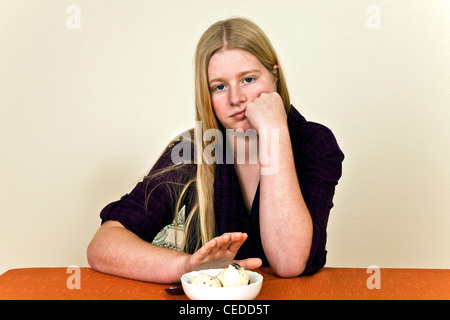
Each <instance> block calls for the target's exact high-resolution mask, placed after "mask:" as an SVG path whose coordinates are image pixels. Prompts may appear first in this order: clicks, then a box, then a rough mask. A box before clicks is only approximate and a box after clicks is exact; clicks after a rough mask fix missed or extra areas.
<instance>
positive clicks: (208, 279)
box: [191, 273, 222, 288]
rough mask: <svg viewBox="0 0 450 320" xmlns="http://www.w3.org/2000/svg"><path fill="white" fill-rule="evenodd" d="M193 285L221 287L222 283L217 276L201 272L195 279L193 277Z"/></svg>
mask: <svg viewBox="0 0 450 320" xmlns="http://www.w3.org/2000/svg"><path fill="white" fill-rule="evenodd" d="M191 283H192V284H193V285H196V286H202V287H216V288H219V287H221V286H222V285H221V283H220V281H219V279H217V278H216V277H212V276H210V275H209V274H206V273H199V274H197V275H196V276H195V277H194V279H192V282H191Z"/></svg>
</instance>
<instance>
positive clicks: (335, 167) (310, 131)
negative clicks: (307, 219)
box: [100, 106, 344, 275]
mask: <svg viewBox="0 0 450 320" xmlns="http://www.w3.org/2000/svg"><path fill="white" fill-rule="evenodd" d="M288 127H289V133H290V136H291V142H292V150H293V154H294V160H295V167H296V170H297V173H298V179H299V183H300V188H301V191H302V195H303V198H304V200H305V202H306V205H307V207H308V209H309V212H310V214H311V218H312V221H313V239H312V245H311V252H310V256H309V260H308V263H307V266H306V268H305V271H304V272H303V275H309V274H313V273H315V272H316V271H318V270H319V269H320V268H322V267H323V266H324V265H325V261H326V253H327V251H326V250H325V245H326V239H327V232H326V228H327V223H328V216H329V214H330V210H331V208H332V207H333V196H334V191H335V186H336V185H337V183H338V180H339V178H340V177H341V174H342V161H343V159H344V155H343V153H342V151H341V150H340V149H339V146H338V144H337V142H336V139H335V137H334V135H333V133H332V132H331V131H330V130H329V129H328V128H326V127H324V126H322V125H320V124H317V123H313V122H308V121H306V120H305V118H304V117H303V116H302V115H301V114H300V113H299V112H298V111H297V110H296V109H295V108H294V107H292V106H291V109H290V111H289V114H288ZM171 163H172V160H171V148H168V149H167V150H165V152H164V153H163V155H162V156H161V157H160V158H159V159H158V161H157V162H156V164H155V165H154V167H153V168H152V171H151V172H153V171H155V170H158V169H162V168H164V167H166V166H168V165H170V164H171ZM185 167H186V168H188V169H189V168H190V169H194V168H195V165H193V164H188V165H186V166H185ZM169 175H170V174H169ZM181 176H183V177H184V178H186V174H184V175H183V174H178V177H181ZM164 179H169V180H171V181H173V179H174V176H173V175H172V176H170V177H169V178H167V177H163V178H159V179H156V180H154V181H151V182H150V183H148V184H147V181H146V180H145V179H144V181H141V182H139V183H138V184H137V185H136V187H135V188H134V189H133V190H132V191H131V192H130V193H129V194H126V195H125V196H123V197H122V198H121V199H120V200H119V201H116V202H113V203H110V204H109V205H107V206H106V207H105V208H104V209H103V210H102V212H101V214H100V217H101V218H102V223H103V222H105V221H107V220H116V221H119V222H120V223H122V224H123V225H124V227H125V228H127V229H129V230H130V231H132V232H134V233H135V234H137V235H138V236H139V237H141V238H142V239H144V240H146V241H149V242H151V241H153V239H154V237H155V236H156V234H157V233H158V232H159V231H160V230H161V229H162V228H163V227H164V226H166V225H167V224H170V223H171V222H172V221H173V212H174V206H175V203H174V199H173V196H172V195H171V194H170V192H169V189H168V188H167V185H166V184H163V183H161V182H162V181H164ZM175 179H176V178H175ZM178 180H180V179H178ZM184 180H185V179H184ZM146 190H148V191H149V190H153V192H152V194H151V196H150V198H149V201H148V203H147V210H146V204H145V197H146ZM288 194H289V193H288V192H287V193H286V195H288ZM214 195H215V210H216V225H217V235H221V234H223V233H225V232H233V231H234V232H237V231H240V232H245V233H247V234H248V239H247V241H245V242H244V244H243V245H242V246H241V248H240V249H239V251H238V253H237V255H236V259H244V258H251V257H259V258H261V259H262V261H263V266H269V264H268V261H267V258H266V256H265V254H264V250H263V247H262V244H261V237H260V229H259V186H258V189H257V191H256V194H255V198H254V201H253V205H252V208H251V211H250V214H249V212H247V211H246V209H245V206H244V202H243V199H242V193H241V189H240V185H239V181H238V178H237V175H236V171H235V169H234V164H225V163H224V164H217V165H216V181H215V184H214ZM188 212H189V206H187V209H186V214H187V213H188ZM280 245H283V244H280Z"/></svg>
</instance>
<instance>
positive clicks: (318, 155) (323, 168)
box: [297, 124, 344, 275]
mask: <svg viewBox="0 0 450 320" xmlns="http://www.w3.org/2000/svg"><path fill="white" fill-rule="evenodd" d="M310 132H311V134H310V135H309V137H308V138H306V141H304V143H303V146H302V148H301V149H302V152H301V153H302V155H301V156H300V157H299V158H300V159H299V164H298V166H297V170H298V175H299V183H300V188H301V191H302V194H303V198H304V200H305V203H306V205H307V207H308V210H309V212H310V214H311V219H312V222H313V238H312V245H311V251H310V256H309V260H308V262H307V265H306V268H305V270H304V272H303V275H310V274H313V273H315V272H317V271H318V270H320V269H321V268H322V267H323V266H324V265H325V262H326V254H327V251H326V249H325V246H326V241H327V230H326V229H327V224H328V217H329V214H330V210H331V208H332V207H333V197H334V193H335V187H336V185H337V184H338V181H339V179H340V177H341V175H342V161H343V160H344V154H343V153H342V151H341V150H340V148H339V146H338V144H337V141H336V139H335V137H334V135H333V133H332V132H331V131H330V130H329V129H328V128H326V127H324V126H322V125H319V124H313V130H311V131H310Z"/></svg>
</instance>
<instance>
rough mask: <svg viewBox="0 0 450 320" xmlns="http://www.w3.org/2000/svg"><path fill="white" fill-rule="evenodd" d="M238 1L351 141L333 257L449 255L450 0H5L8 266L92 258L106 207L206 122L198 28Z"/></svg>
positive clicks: (0, 90) (313, 103)
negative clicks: (198, 97) (200, 99)
mask: <svg viewBox="0 0 450 320" xmlns="http://www.w3.org/2000/svg"><path fill="white" fill-rule="evenodd" d="M70 5H77V6H78V7H79V8H80V9H81V16H80V18H81V19H80V26H81V29H79V30H78V29H75V30H72V29H69V28H68V27H67V20H68V19H69V20H70V17H71V13H67V12H66V10H67V8H68V7H69V6H70ZM371 5H376V6H377V7H376V8H375V11H371V10H370V9H369V12H368V11H367V10H368V8H369V7H370V6H371ZM377 9H379V10H380V11H379V16H378V15H377V11H376V10H377ZM235 15H238V16H244V17H247V18H250V19H252V20H253V21H255V22H256V23H257V24H259V25H260V26H261V27H262V29H263V30H265V31H266V33H267V34H268V36H269V37H270V38H271V40H272V42H273V43H274V45H275V47H276V49H277V51H278V53H279V56H280V58H281V62H282V65H283V66H284V68H285V70H286V73H287V80H288V85H289V89H290V92H291V99H292V102H293V104H294V105H295V106H296V107H297V108H298V109H299V110H300V111H301V112H302V113H303V114H304V115H305V116H306V117H307V118H308V119H309V120H312V121H316V122H320V123H323V124H325V125H327V126H328V127H330V128H331V129H332V130H333V132H334V133H335V135H336V137H337V139H338V142H339V143H340V146H341V147H342V149H343V151H344V152H345V155H346V159H345V161H344V174H343V178H342V179H341V181H340V184H339V185H338V188H337V192H336V196H335V208H333V210H332V214H331V218H330V223H329V228H328V233H329V240H328V251H329V254H328V264H327V265H328V266H347V267H367V266H369V265H371V264H376V265H379V266H381V267H418V268H450V254H449V252H450V232H449V231H450V230H449V229H450V228H449V227H450V215H449V213H450V130H449V129H448V128H447V127H448V123H450V90H449V88H450V62H449V57H450V41H449V40H450V25H449V22H450V2H449V1H437V0H434V1H431V0H430V1H420V0H397V1H387V0H383V1H380V0H372V1H366V0H352V1H343V0H339V1H337V0H328V1H298V0H290V1H287V0H284V1H279V2H276V3H275V2H273V1H262V0H257V1H256V0H255V1H245V2H244V1H237V0H229V1H211V0H201V1H176V0H164V1H125V0H120V1H106V0H102V1H98V0H97V1H87V0H71V1H50V0H41V1H31V0H29V1H17V0H2V1H1V2H0V150H1V151H0V152H1V156H0V174H1V182H0V273H1V272H3V271H5V270H7V269H10V268H17V267H29V266H68V265H71V264H76V265H80V266H86V265H87V261H86V256H85V252H86V247H87V245H88V243H89V241H90V239H91V238H92V236H93V234H94V233H95V231H96V230H97V228H98V227H99V223H100V219H99V212H100V210H101V209H102V208H103V207H104V206H105V205H106V204H107V203H109V202H111V201H114V200H116V199H118V198H119V197H120V196H121V195H122V194H124V193H125V192H127V191H129V190H130V189H131V188H132V187H133V186H134V185H135V184H136V183H137V181H138V180H140V179H141V178H142V176H143V175H144V174H145V173H146V172H147V171H148V169H149V168H150V167H151V166H152V164H153V163H154V161H155V160H156V158H157V156H158V155H159V153H160V152H161V151H162V148H163V147H164V146H165V144H166V143H167V141H168V139H169V138H171V137H172V136H173V135H174V133H176V132H179V131H180V130H183V129H186V128H189V127H192V126H193V121H194V116H193V111H194V109H193V54H194V49H195V45H196V42H197V41H198V39H199V37H200V35H201V34H202V32H203V31H204V30H205V29H206V28H207V27H208V26H209V25H210V24H212V23H214V22H215V21H217V20H220V19H223V18H227V17H230V16H235ZM378 18H379V19H378ZM70 21H72V20H70ZM368 22H369V25H368V24H367V23H368ZM378 22H379V23H380V24H379V27H380V28H379V29H371V28H372V27H373V26H376V25H377V23H378Z"/></svg>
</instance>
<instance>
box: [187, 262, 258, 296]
mask: <svg viewBox="0 0 450 320" xmlns="http://www.w3.org/2000/svg"><path fill="white" fill-rule="evenodd" d="M222 270H223V269H206V270H199V271H192V272H189V273H186V274H184V275H183V276H182V277H181V285H182V286H183V290H184V293H185V294H186V295H187V296H188V298H189V299H191V300H252V299H254V298H256V296H257V295H258V294H259V291H260V290H261V286H262V282H263V276H262V275H260V274H259V273H257V272H253V271H248V270H246V271H247V274H248V278H249V280H250V284H249V285H246V286H240V287H221V288H214V287H201V286H196V285H193V284H191V282H192V279H194V277H195V276H196V275H197V274H198V273H206V274H209V275H210V276H213V277H215V276H217V275H218V274H219V273H220V272H221V271H222Z"/></svg>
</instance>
